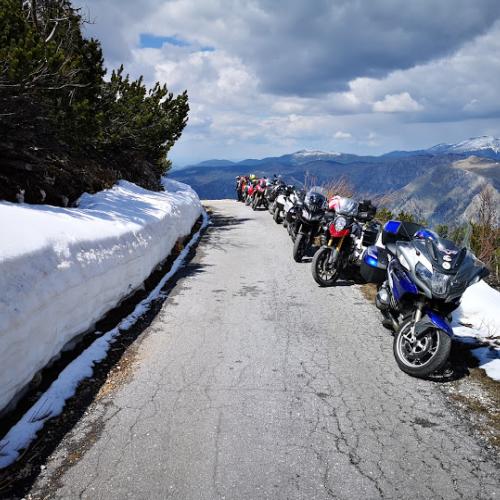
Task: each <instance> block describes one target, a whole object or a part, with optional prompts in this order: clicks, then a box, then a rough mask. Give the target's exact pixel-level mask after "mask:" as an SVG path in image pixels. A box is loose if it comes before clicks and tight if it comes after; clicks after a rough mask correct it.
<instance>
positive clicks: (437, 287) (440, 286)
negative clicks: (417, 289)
mask: <svg viewBox="0 0 500 500" xmlns="http://www.w3.org/2000/svg"><path fill="white" fill-rule="evenodd" d="M449 281H450V275H448V274H442V273H434V274H433V275H432V280H431V290H432V293H435V294H436V295H444V294H445V293H446V290H447V289H448V282H449Z"/></svg>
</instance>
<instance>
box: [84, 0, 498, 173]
mask: <svg viewBox="0 0 500 500" xmlns="http://www.w3.org/2000/svg"><path fill="white" fill-rule="evenodd" d="M78 5H79V6H81V7H82V8H83V12H84V13H85V14H87V15H88V17H89V18H90V19H91V20H92V23H91V24H89V25H88V26H87V31H88V34H89V35H93V36H96V37H97V38H99V39H100V40H101V42H102V45H103V49H104V55H105V59H106V63H107V65H108V67H110V68H112V67H116V66H118V65H119V64H121V63H123V64H124V65H125V68H126V70H127V71H128V72H129V73H130V74H131V75H133V76H139V75H140V74H142V75H144V78H145V81H146V82H148V83H149V84H153V83H154V82H155V81H156V80H160V81H161V82H165V83H167V86H168V87H169V89H170V90H172V91H173V92H180V91H182V90H184V89H187V90H188V93H189V96H190V106H191V111H190V120H189V124H188V126H187V128H186V129H185V132H184V134H183V137H182V138H181V139H180V141H179V142H178V143H177V144H176V145H175V146H174V148H173V150H172V151H171V154H170V157H171V158H172V159H173V161H174V162H175V163H176V164H180V165H185V164H189V163H193V162H196V161H201V160H205V159H208V158H228V159H233V160H235V159H242V158H247V157H263V156H268V155H278V154H283V153H287V152H291V151H295V150H298V149H322V150H326V151H334V150H335V151H345V152H353V153H363V154H378V153H382V152H386V151H389V150H393V149H418V148H422V147H427V146H431V145H433V144H436V143H440V142H457V141H460V140H462V139H465V138H467V137H470V136H477V135H495V136H500V93H499V92H498V90H497V89H498V83H497V82H498V81H500V21H499V19H500V2H499V1H498V0H475V1H472V0H440V1H439V2H435V1H434V0H419V2H408V1H403V0H315V1H314V2H303V1H302V0H253V1H251V2H250V1H247V0H204V1H203V2H200V1H199V0H168V1H165V0H161V1H159V0H142V1H141V2H135V1H131V0H108V1H106V2H99V1H97V0H79V3H78Z"/></svg>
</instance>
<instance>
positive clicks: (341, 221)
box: [335, 217, 347, 231]
mask: <svg viewBox="0 0 500 500" xmlns="http://www.w3.org/2000/svg"><path fill="white" fill-rule="evenodd" d="M346 226H347V220H346V218H345V217H337V218H336V219H335V231H342V229H344V228H345V227H346Z"/></svg>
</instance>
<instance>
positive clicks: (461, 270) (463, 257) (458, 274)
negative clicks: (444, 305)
mask: <svg viewBox="0 0 500 500" xmlns="http://www.w3.org/2000/svg"><path fill="white" fill-rule="evenodd" d="M429 233H430V232H429ZM413 243H414V245H415V246H416V248H417V250H419V251H420V252H422V254H424V255H425V256H426V257H427V259H428V260H429V261H430V262H431V263H432V268H433V270H432V273H430V272H426V271H425V270H424V269H423V268H422V267H421V266H419V265H418V264H417V269H416V272H417V276H418V277H419V278H420V279H421V280H422V281H424V282H427V283H428V285H429V288H430V289H431V290H432V293H433V295H434V294H435V295H437V296H441V297H445V296H448V297H457V296H460V295H461V294H462V293H463V292H464V291H465V289H466V288H467V287H468V286H469V284H470V283H471V282H472V281H473V280H474V278H476V277H477V276H478V275H480V274H481V273H482V272H483V270H484V264H483V263H482V262H481V261H480V260H479V259H477V258H476V257H475V256H474V254H473V253H472V252H470V251H469V250H467V249H466V248H462V249H459V248H458V247H457V246H456V245H455V243H453V242H452V241H450V240H446V239H444V238H440V237H439V236H437V235H436V234H435V233H434V234H430V235H426V237H425V238H421V239H420V238H419V239H417V240H414V242H413Z"/></svg>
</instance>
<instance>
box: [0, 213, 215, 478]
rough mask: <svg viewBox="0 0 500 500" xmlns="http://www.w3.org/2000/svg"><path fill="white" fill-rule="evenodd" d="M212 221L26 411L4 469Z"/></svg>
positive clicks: (9, 438) (0, 445)
mask: <svg viewBox="0 0 500 500" xmlns="http://www.w3.org/2000/svg"><path fill="white" fill-rule="evenodd" d="M207 224H208V216H207V214H206V213H205V212H203V224H202V226H201V227H200V229H199V231H198V232H197V233H196V234H195V235H194V236H193V238H192V239H191V241H190V242H189V243H188V244H187V245H186V246H185V247H184V249H183V250H182V252H181V253H180V254H179V256H178V257H177V258H176V260H175V261H174V263H173V265H172V267H171V269H170V271H169V272H168V273H167V274H165V276H163V278H162V279H161V281H160V282H159V283H158V285H157V286H156V287H155V288H154V289H153V290H152V291H151V292H150V293H149V295H148V296H147V297H146V298H145V299H143V300H142V301H141V302H140V303H139V304H138V305H137V306H136V307H135V309H134V311H133V312H132V313H131V314H129V315H128V316H127V317H126V318H124V319H123V320H122V321H121V322H120V323H119V324H118V325H117V326H116V327H115V328H113V329H112V330H109V331H108V332H106V333H105V334H103V335H102V336H101V337H99V338H98V339H96V340H95V341H94V342H93V343H92V344H91V345H90V346H89V347H88V348H87V349H85V351H83V352H82V353H81V354H80V355H79V356H78V357H77V358H75V359H74V360H73V361H72V362H71V363H70V364H69V365H68V366H66V368H65V369H64V370H63V371H62V372H61V373H60V374H59V377H58V378H57V379H56V380H55V381H54V382H53V383H52V385H51V386H50V387H49V388H48V389H47V391H45V393H44V394H42V396H41V397H40V398H39V399H38V401H37V402H36V403H35V404H34V405H33V406H32V407H31V408H30V409H29V410H28V411H27V412H26V413H25V414H24V415H23V417H22V418H21V420H19V421H18V422H17V423H16V424H15V425H14V426H13V427H12V428H11V429H10V431H9V432H8V433H7V435H6V436H5V437H4V438H3V439H2V440H1V441H0V469H2V468H5V467H8V466H9V465H11V464H12V463H13V462H15V461H16V460H17V458H18V457H19V454H20V452H21V451H22V450H23V449H25V448H27V447H28V446H29V444H30V443H32V442H33V440H34V439H35V438H36V435H37V433H38V432H39V431H40V429H42V428H43V426H44V424H45V422H46V421H47V420H48V419H49V418H53V417H55V416H57V415H59V414H60V413H61V412H62V410H63V408H64V404H65V402H66V400H67V399H69V398H70V397H71V396H73V395H74V394H75V391H76V388H77V387H78V384H79V383H80V382H81V381H82V380H84V379H85V378H89V377H91V376H92V372H93V367H94V365H95V364H96V363H98V362H99V361H101V360H102V359H104V358H105V357H106V354H107V352H108V349H109V347H110V345H111V344H112V343H113V342H114V341H115V339H116V337H117V336H118V335H119V333H120V330H125V329H127V328H130V327H131V326H132V325H133V324H134V323H135V322H136V321H137V319H138V318H140V317H141V316H142V315H143V314H144V313H145V312H146V311H147V310H148V308H149V306H150V304H151V302H152V301H153V300H155V299H157V298H159V297H160V296H162V291H161V289H162V288H163V287H164V285H165V283H166V282H167V281H168V280H169V279H170V278H171V277H172V276H173V275H174V274H175V273H176V272H177V271H178V269H179V268H180V267H181V266H182V265H183V264H184V261H185V259H186V257H187V256H188V254H189V251H190V249H191V247H192V246H193V245H194V244H196V242H197V241H198V240H199V238H200V235H201V232H202V231H203V229H204V228H205V227H206V226H207Z"/></svg>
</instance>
